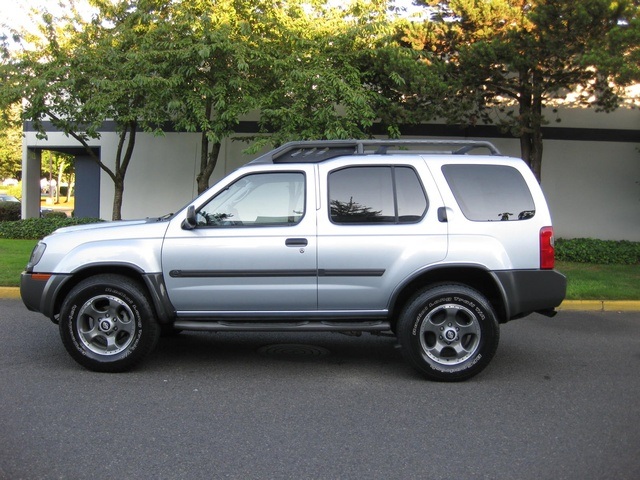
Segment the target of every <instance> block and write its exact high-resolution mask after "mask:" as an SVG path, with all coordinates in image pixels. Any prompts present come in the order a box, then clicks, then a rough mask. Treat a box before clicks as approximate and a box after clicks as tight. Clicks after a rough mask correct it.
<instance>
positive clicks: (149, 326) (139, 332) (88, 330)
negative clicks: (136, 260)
mask: <svg viewBox="0 0 640 480" xmlns="http://www.w3.org/2000/svg"><path fill="white" fill-rule="evenodd" d="M59 327H60V336H61V337H62V343H63V344H64V346H65V348H66V349H67V351H68V352H69V354H70V355H71V356H72V357H73V359H74V360H75V361H76V362H78V363H79V364H80V365H82V366H83V367H85V368H87V369H89V370H93V371H96V372H123V371H126V370H129V369H131V368H132V367H133V366H134V365H136V364H137V363H138V362H140V361H141V360H142V359H143V358H144V357H145V356H146V355H147V354H149V353H150V352H151V351H152V350H153V348H154V347H155V345H156V343H157V341H158V338H159V336H160V326H159V325H158V323H157V322H156V320H155V316H154V310H153V308H152V306H151V302H150V301H149V299H148V297H147V295H146V293H145V291H144V289H143V288H142V287H141V286H140V284H138V283H137V282H135V281H133V280H132V279H130V278H128V277H125V276H122V275H111V274H107V275H98V276H95V277H90V278H87V279H86V280H83V281H82V282H80V283H79V284H78V285H76V286H75V287H74V288H73V289H72V290H71V292H69V294H68V295H67V297H66V298H65V300H64V302H63V304H62V308H61V311H60V317H59Z"/></svg>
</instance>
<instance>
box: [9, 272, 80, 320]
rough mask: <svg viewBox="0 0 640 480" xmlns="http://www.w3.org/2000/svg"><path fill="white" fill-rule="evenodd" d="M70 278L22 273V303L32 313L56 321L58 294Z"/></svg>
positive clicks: (66, 276)
mask: <svg viewBox="0 0 640 480" xmlns="http://www.w3.org/2000/svg"><path fill="white" fill-rule="evenodd" d="M68 278H69V277H68V275H53V274H42V273H30V272H22V275H21V276H20V297H21V298H22V303H24V305H25V307H27V308H28V309H29V310H31V311H32V312H40V313H42V314H43V315H46V316H47V317H49V318H51V319H52V320H54V316H55V314H56V312H55V298H56V293H57V292H58V291H59V289H60V287H61V286H62V284H63V283H64V282H65V280H67V279H68Z"/></svg>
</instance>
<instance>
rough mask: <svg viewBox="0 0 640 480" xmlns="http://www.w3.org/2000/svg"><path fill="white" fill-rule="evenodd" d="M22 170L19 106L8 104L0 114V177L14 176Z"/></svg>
mask: <svg viewBox="0 0 640 480" xmlns="http://www.w3.org/2000/svg"><path fill="white" fill-rule="evenodd" d="M21 170H22V125H21V123H20V106H19V105H16V104H14V105H9V106H8V107H6V109H4V110H3V111H2V113H1V114H0V178H16V177H18V176H19V173H20V172H21Z"/></svg>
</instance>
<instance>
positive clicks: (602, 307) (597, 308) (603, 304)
mask: <svg viewBox="0 0 640 480" xmlns="http://www.w3.org/2000/svg"><path fill="white" fill-rule="evenodd" d="M0 298H20V289H19V288H18V287H0ZM558 310H559V311H563V310H566V311H583V312H640V300H565V301H564V302H562V304H561V305H560V306H559V307H558Z"/></svg>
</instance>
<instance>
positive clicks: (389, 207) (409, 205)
mask: <svg viewBox="0 0 640 480" xmlns="http://www.w3.org/2000/svg"><path fill="white" fill-rule="evenodd" d="M329 198H330V207H331V213H330V215H331V221H332V222H334V223H338V224H354V223H358V224H363V223H365V224H366V223H389V224H398V223H417V222H419V221H420V220H422V218H423V217H424V214H425V213H426V211H427V206H428V204H427V197H426V195H425V193H424V189H423V188H422V184H421V183H420V180H419V179H418V175H417V173H416V172H415V170H413V168H410V167H401V166H398V167H396V166H384V167H349V168H343V169H341V170H336V171H334V172H331V174H330V175H329Z"/></svg>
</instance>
